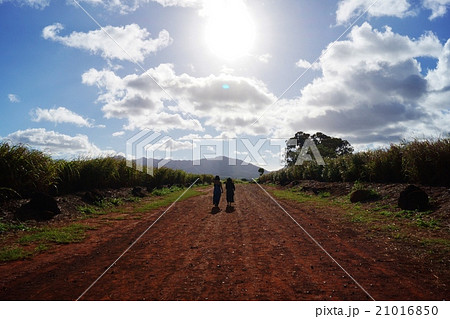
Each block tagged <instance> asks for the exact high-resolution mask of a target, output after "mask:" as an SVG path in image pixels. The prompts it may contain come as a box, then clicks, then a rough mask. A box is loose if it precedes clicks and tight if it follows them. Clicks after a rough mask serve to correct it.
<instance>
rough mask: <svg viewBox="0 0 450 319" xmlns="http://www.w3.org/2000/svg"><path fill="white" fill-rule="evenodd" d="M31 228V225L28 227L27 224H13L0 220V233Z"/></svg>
mask: <svg viewBox="0 0 450 319" xmlns="http://www.w3.org/2000/svg"><path fill="white" fill-rule="evenodd" d="M30 229H31V227H28V226H27V225H25V224H23V223H19V224H12V223H4V222H0V233H4V232H8V231H14V230H20V231H28V230H30Z"/></svg>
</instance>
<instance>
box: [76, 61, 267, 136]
mask: <svg viewBox="0 0 450 319" xmlns="http://www.w3.org/2000/svg"><path fill="white" fill-rule="evenodd" d="M147 72H148V74H150V75H151V76H152V77H153V78H154V79H155V80H156V81H157V82H158V83H159V84H160V85H161V86H162V87H163V88H164V89H165V91H166V92H168V93H169V94H170V96H172V97H173V98H174V99H175V100H176V102H177V103H178V106H173V104H174V102H173V101H171V98H170V97H169V96H168V95H167V94H166V93H165V92H163V91H162V90H161V88H160V87H158V86H157V85H156V84H155V82H154V81H153V80H152V79H150V78H149V76H148V75H146V74H140V75H137V74H131V75H128V76H125V77H123V78H121V77H119V76H117V75H116V74H115V73H114V72H112V71H109V70H103V71H99V70H95V69H91V70H89V71H88V72H86V73H85V74H83V83H85V84H87V85H97V86H98V87H99V88H100V89H101V93H100V95H99V98H98V101H99V102H101V103H103V104H104V105H103V108H102V110H103V112H104V113H105V116H106V118H122V119H127V120H128V125H126V127H125V128H126V129H135V128H140V129H142V128H150V129H153V130H164V131H168V130H173V129H188V130H197V131H198V130H203V128H202V127H201V126H200V125H197V123H199V122H198V121H197V120H195V121H194V120H192V119H191V118H189V116H188V115H187V114H190V115H191V116H192V117H196V118H203V119H205V120H206V124H207V125H210V126H212V127H214V128H216V129H217V130H219V131H230V132H234V133H239V132H247V131H255V130H262V131H264V132H267V130H266V128H265V124H263V123H261V124H259V125H257V126H255V127H250V124H251V123H252V122H253V121H254V120H255V114H256V113H257V112H258V111H259V110H262V109H263V108H264V106H268V105H269V104H270V103H272V102H273V101H274V100H275V97H274V96H273V94H271V93H270V92H268V90H267V88H266V87H265V85H264V83H262V82H261V81H258V80H256V79H252V78H245V77H238V76H233V75H225V74H221V75H218V76H216V75H210V76H207V77H199V78H196V77H192V76H190V75H188V74H181V75H177V74H176V73H175V71H174V69H173V65H171V64H161V65H159V66H158V67H156V68H154V69H149V70H148V71H147ZM166 104H170V105H172V107H171V108H170V110H171V111H173V112H178V113H181V114H185V115H184V116H183V117H181V116H180V115H179V114H171V113H169V108H168V107H167V106H166Z"/></svg>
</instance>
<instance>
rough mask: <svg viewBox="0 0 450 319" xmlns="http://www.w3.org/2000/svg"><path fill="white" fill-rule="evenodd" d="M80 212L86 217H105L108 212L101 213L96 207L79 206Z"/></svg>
mask: <svg viewBox="0 0 450 319" xmlns="http://www.w3.org/2000/svg"><path fill="white" fill-rule="evenodd" d="M77 209H78V211H80V212H81V213H83V214H85V215H105V214H106V212H105V211H101V210H98V209H97V208H95V207H92V206H79V207H78V208H77Z"/></svg>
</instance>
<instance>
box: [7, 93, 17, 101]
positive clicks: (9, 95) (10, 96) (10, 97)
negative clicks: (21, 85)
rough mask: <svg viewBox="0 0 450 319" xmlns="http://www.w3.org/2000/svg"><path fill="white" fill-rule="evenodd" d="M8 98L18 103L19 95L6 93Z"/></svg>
mask: <svg viewBox="0 0 450 319" xmlns="http://www.w3.org/2000/svg"><path fill="white" fill-rule="evenodd" d="M8 99H9V101H10V102H11V103H19V102H20V97H19V96H18V95H16V94H8Z"/></svg>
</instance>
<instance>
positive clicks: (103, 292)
mask: <svg viewBox="0 0 450 319" xmlns="http://www.w3.org/2000/svg"><path fill="white" fill-rule="evenodd" d="M211 194H212V191H211V190H209V189H208V190H207V192H206V191H205V194H204V195H201V196H197V197H193V198H190V199H188V200H186V201H183V202H180V203H177V204H176V205H175V206H174V207H173V208H172V209H171V210H170V211H168V212H167V214H166V215H165V216H163V217H162V218H161V219H160V220H159V221H158V222H157V223H156V224H155V225H154V226H153V227H152V228H151V229H150V230H149V231H148V232H147V233H146V234H145V235H144V236H143V237H142V239H141V240H140V241H139V242H138V243H137V244H136V245H135V246H133V247H132V248H131V249H130V250H129V251H128V252H127V253H126V254H125V255H124V256H123V258H122V259H120V260H119V261H118V263H117V264H116V265H115V266H114V267H112V268H111V269H110V270H109V271H108V272H107V273H106V274H105V275H104V276H103V277H102V278H101V279H100V280H99V281H98V282H97V283H96V284H95V285H94V286H93V287H92V289H90V290H89V291H88V292H87V293H86V294H85V295H84V296H83V298H82V300H370V297H369V296H368V294H370V295H371V296H372V297H373V298H374V299H376V300H440V299H445V298H448V297H449V288H448V285H449V278H448V276H446V274H445V273H439V271H437V270H435V269H431V268H430V264H429V263H427V262H426V261H423V260H421V259H420V257H418V256H411V255H409V254H408V253H407V252H406V251H401V250H402V248H401V246H396V245H387V244H386V242H385V241H383V240H381V239H377V238H376V237H375V238H374V237H371V238H369V237H368V236H367V232H366V231H365V230H362V229H354V225H353V224H352V223H350V222H348V221H345V220H344V218H342V215H343V214H342V212H341V211H339V209H338V208H329V209H318V208H317V207H313V206H311V205H309V206H308V205H302V204H299V203H293V202H290V201H280V203H281V204H282V206H283V207H285V208H286V210H287V211H288V212H289V213H290V214H291V215H292V216H293V217H294V218H295V219H296V220H297V221H298V223H300V224H301V225H302V226H303V227H304V228H305V229H306V230H307V231H308V232H309V233H310V234H311V235H312V236H313V237H314V238H315V239H316V240H317V241H318V242H319V243H320V244H321V245H322V246H323V247H324V248H325V249H326V250H327V251H328V252H329V253H330V254H331V255H332V256H333V257H334V258H335V259H336V261H337V262H338V263H339V264H340V265H341V266H342V267H343V268H344V269H346V270H347V271H348V272H349V273H350V274H351V275H352V276H353V277H354V278H355V280H356V281H357V282H358V283H359V284H360V285H361V286H362V287H364V289H366V291H367V292H368V294H366V293H365V292H364V291H363V290H362V289H361V288H360V287H358V286H357V285H356V284H355V282H354V281H352V280H351V279H350V278H349V276H348V275H347V274H345V273H344V271H343V270H342V269H340V268H339V266H338V265H337V264H336V263H334V262H333V261H332V260H331V259H330V258H329V257H328V256H327V255H326V254H325V253H324V252H323V251H322V250H320V249H319V248H318V246H317V245H316V244H315V243H314V242H313V241H312V240H311V239H310V238H309V237H308V236H306V235H305V233H304V232H303V231H302V229H301V228H300V227H299V226H298V225H296V224H295V223H294V222H293V221H292V219H290V218H289V216H287V215H286V214H285V213H284V212H283V211H282V210H281V209H280V208H279V207H278V206H276V205H275V204H274V203H273V202H272V200H271V199H270V198H268V196H267V195H266V194H264V192H262V191H261V190H260V189H259V187H258V186H257V185H238V186H237V190H236V203H235V207H236V209H235V210H234V211H232V212H226V211H225V205H226V203H225V202H224V198H222V202H221V207H222V209H223V210H222V211H220V212H218V213H216V214H213V213H212V212H211V208H212V207H211V206H212V205H211V202H212V200H211ZM163 211H164V209H157V210H155V211H152V212H149V213H148V214H146V215H145V217H144V218H142V219H138V220H135V219H133V218H126V219H124V220H117V221H114V222H107V223H104V224H103V226H102V227H97V229H96V230H92V231H89V233H88V238H87V239H86V240H85V241H84V242H82V243H76V244H70V245H61V246H58V247H57V248H56V249H54V250H52V251H51V252H44V253H42V254H40V255H38V256H35V257H34V258H33V259H31V260H24V261H16V262H10V263H5V264H1V265H0V273H1V278H0V285H1V287H2V288H1V290H0V299H1V300H75V299H77V298H78V296H80V294H82V293H83V291H85V289H86V288H88V287H89V285H90V284H91V283H92V282H93V281H94V280H95V279H96V278H97V277H98V276H99V275H100V274H101V273H102V272H103V271H104V270H105V269H106V268H107V267H108V266H109V265H110V264H111V263H112V262H113V261H114V260H115V259H116V258H117V257H118V256H119V255H120V254H121V253H122V252H123V251H124V250H125V249H126V248H127V247H128V246H129V245H130V244H131V243H132V242H133V241H134V240H135V239H136V238H137V237H138V236H139V235H140V234H141V233H142V232H143V231H144V230H145V229H146V228H147V227H148V226H149V225H150V224H151V223H152V222H153V221H154V220H155V219H156V218H157V217H158V216H159V215H160V214H161V213H162V212H163ZM438 268H439V267H438ZM439 269H441V268H439ZM447 275H448V272H447ZM442 276H445V277H442Z"/></svg>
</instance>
